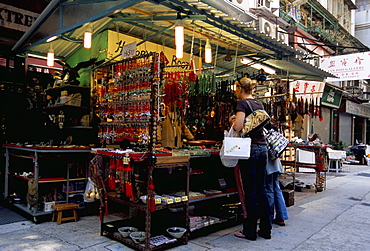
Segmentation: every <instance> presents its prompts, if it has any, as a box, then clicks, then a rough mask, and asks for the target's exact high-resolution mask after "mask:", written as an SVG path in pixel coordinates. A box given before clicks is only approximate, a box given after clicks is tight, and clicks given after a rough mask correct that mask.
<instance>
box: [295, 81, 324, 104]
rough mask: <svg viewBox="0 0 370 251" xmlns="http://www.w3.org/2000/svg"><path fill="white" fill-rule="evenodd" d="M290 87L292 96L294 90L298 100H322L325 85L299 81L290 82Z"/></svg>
mask: <svg viewBox="0 0 370 251" xmlns="http://www.w3.org/2000/svg"><path fill="white" fill-rule="evenodd" d="M289 86H290V89H289V91H290V93H291V94H292V93H293V89H294V90H295V94H296V96H297V97H298V98H300V97H302V98H303V99H304V100H311V99H316V98H321V96H322V92H323V90H324V86H325V84H324V83H323V82H317V81H304V80H297V81H292V82H290V84H289Z"/></svg>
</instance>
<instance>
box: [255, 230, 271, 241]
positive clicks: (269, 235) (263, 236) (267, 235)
mask: <svg viewBox="0 0 370 251" xmlns="http://www.w3.org/2000/svg"><path fill="white" fill-rule="evenodd" d="M257 233H258V236H260V237H262V238H264V239H267V240H269V239H271V234H261V230H258V232H257Z"/></svg>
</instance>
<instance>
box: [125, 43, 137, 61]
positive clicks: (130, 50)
mask: <svg viewBox="0 0 370 251" xmlns="http://www.w3.org/2000/svg"><path fill="white" fill-rule="evenodd" d="M135 55H136V42H133V43H131V44H127V45H124V46H123V47H122V59H124V58H129V57H133V56H135Z"/></svg>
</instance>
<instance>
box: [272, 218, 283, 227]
mask: <svg viewBox="0 0 370 251" xmlns="http://www.w3.org/2000/svg"><path fill="white" fill-rule="evenodd" d="M272 223H274V224H276V225H279V226H282V227H283V226H285V222H284V221H283V220H278V219H274V220H273V221H272Z"/></svg>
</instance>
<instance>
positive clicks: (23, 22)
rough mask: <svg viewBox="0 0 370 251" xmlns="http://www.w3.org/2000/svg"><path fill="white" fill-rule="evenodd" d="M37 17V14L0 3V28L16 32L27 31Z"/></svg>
mask: <svg viewBox="0 0 370 251" xmlns="http://www.w3.org/2000/svg"><path fill="white" fill-rule="evenodd" d="M38 16H39V14H38V13H34V12H32V11H28V10H24V9H20V8H16V7H14V6H11V5H7V4H3V3H0V26H1V27H5V28H9V29H13V30H18V31H27V30H28V28H29V27H31V25H32V24H33V22H34V21H35V20H36V19H37V17H38Z"/></svg>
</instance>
